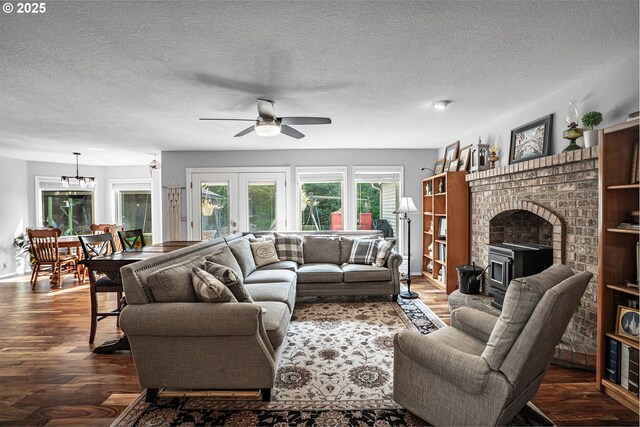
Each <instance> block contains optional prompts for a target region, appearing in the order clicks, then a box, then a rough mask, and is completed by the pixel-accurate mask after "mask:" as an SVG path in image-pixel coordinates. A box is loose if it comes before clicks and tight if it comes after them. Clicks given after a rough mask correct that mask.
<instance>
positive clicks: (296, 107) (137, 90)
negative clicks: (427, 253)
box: [0, 0, 638, 164]
mask: <svg viewBox="0 0 640 427" xmlns="http://www.w3.org/2000/svg"><path fill="white" fill-rule="evenodd" d="M14 3H15V2H14ZM46 6H47V11H46V13H44V14H40V15H18V14H16V13H15V11H14V12H13V13H11V14H7V13H1V14H0V59H1V63H0V67H1V68H0V70H1V73H0V97H1V98H0V155H4V156H9V157H16V158H25V159H31V160H45V161H58V162H67V163H73V162H74V161H75V158H74V157H73V156H72V154H71V152H73V151H80V152H82V153H83V156H82V158H81V163H83V164H88V163H91V164H127V163H128V164H136V163H137V164H144V163H148V161H149V160H150V159H151V158H152V155H149V154H148V153H154V152H156V153H157V152H160V151H163V150H232V149H233V150H235V149H239V150H253V149H288V148H389V147H397V148H436V147H442V146H444V145H446V144H447V143H449V142H450V141H453V140H456V139H458V138H459V137H460V136H461V135H463V134H465V133H467V132H469V131H471V130H473V129H474V128H476V127H479V126H480V125H481V124H482V123H485V122H487V121H488V120H491V119H494V118H496V117H497V116H499V115H500V114H503V113H505V112H507V111H509V110H512V109H514V108H518V107H519V106H522V105H523V104H526V103H527V102H532V101H533V100H535V99H537V98H540V97H542V96H544V95H545V94H548V93H551V92H553V91H555V90H557V89H558V88H560V87H562V86H563V85H566V84H567V83H568V82H570V81H574V80H577V79H580V78H582V77H584V76H586V75H588V74H590V73H592V72H593V71H594V70H595V69H596V68H598V67H601V66H603V64H607V63H612V62H615V61H618V60H621V59H623V58H627V57H629V56H631V55H634V54H635V55H637V52H638V2H637V1H598V0H596V1H575V2H569V1H511V2H505V1H477V2H470V1H460V2H455V1H419V2H410V1H402V2H391V1H384V2H383V1H368V2H364V1H342V0H341V1H267V2H247V1H238V2H230V1H225V2H222V1H218V2H175V1H174V2H156V1H146V2H141V1H140V2H134V1H131V2H120V1H117V2H107V1H103V2H80V1H78V2H75V1H64V2H53V1H48V2H47V3H46ZM259 97H263V98H268V99H274V100H275V101H276V105H275V107H276V114H277V115H279V116H291V115H294V116H329V117H331V118H332V119H333V124H331V125H325V126H296V128H297V129H298V130H300V131H301V132H303V133H305V134H306V135H307V137H306V138H304V139H301V140H296V139H293V138H289V137H287V136H284V135H280V136H277V137H274V138H260V137H258V136H256V135H255V134H249V135H248V136H245V137H242V138H233V135H234V134H235V133H237V132H239V131H240V130H242V129H244V128H245V127H246V126H247V124H245V123H241V122H203V121H198V118H199V117H229V118H234V117H240V118H254V117H255V116H256V115H257V111H256V106H255V101H256V99H257V98H259ZM440 99H449V100H452V104H451V105H450V106H449V108H448V109H447V110H445V111H442V112H440V111H435V110H434V109H433V108H432V107H431V104H432V103H433V102H434V101H436V100H440ZM95 149H106V150H107V151H106V152H100V151H91V150H95Z"/></svg>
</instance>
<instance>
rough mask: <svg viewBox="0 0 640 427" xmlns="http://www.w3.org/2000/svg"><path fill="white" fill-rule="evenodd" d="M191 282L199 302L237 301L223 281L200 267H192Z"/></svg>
mask: <svg viewBox="0 0 640 427" xmlns="http://www.w3.org/2000/svg"><path fill="white" fill-rule="evenodd" d="M191 282H192V284H193V289H194V290H195V291H196V295H197V296H198V300H200V302H238V300H237V299H236V297H234V296H233V294H232V293H231V291H230V290H229V288H227V287H226V286H225V285H224V283H222V282H221V281H220V280H218V279H216V278H215V277H213V275H211V274H209V273H207V272H206V271H204V270H203V269H201V268H198V267H193V270H192V272H191Z"/></svg>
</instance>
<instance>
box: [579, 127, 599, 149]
mask: <svg viewBox="0 0 640 427" xmlns="http://www.w3.org/2000/svg"><path fill="white" fill-rule="evenodd" d="M582 138H583V139H584V147H585V148H587V147H595V146H596V145H598V142H599V132H598V130H597V129H592V130H585V131H584V133H583V134H582Z"/></svg>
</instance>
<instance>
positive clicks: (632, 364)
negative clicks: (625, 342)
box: [627, 346, 640, 396]
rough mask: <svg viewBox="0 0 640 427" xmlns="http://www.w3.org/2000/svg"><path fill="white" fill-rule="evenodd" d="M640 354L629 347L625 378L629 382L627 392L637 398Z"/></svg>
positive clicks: (635, 349)
mask: <svg viewBox="0 0 640 427" xmlns="http://www.w3.org/2000/svg"><path fill="white" fill-rule="evenodd" d="M639 358H640V353H639V352H638V349H637V348H633V347H631V346H629V368H628V373H627V378H628V382H629V389H628V390H629V392H631V393H633V394H635V395H636V396H638V360H639Z"/></svg>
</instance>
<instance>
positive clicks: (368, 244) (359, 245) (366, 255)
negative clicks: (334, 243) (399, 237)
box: [349, 239, 378, 265]
mask: <svg viewBox="0 0 640 427" xmlns="http://www.w3.org/2000/svg"><path fill="white" fill-rule="evenodd" d="M376 255H378V240H377V239H358V240H355V241H354V242H353V247H352V248H351V256H349V264H368V265H371V264H374V263H375V262H376Z"/></svg>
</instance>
